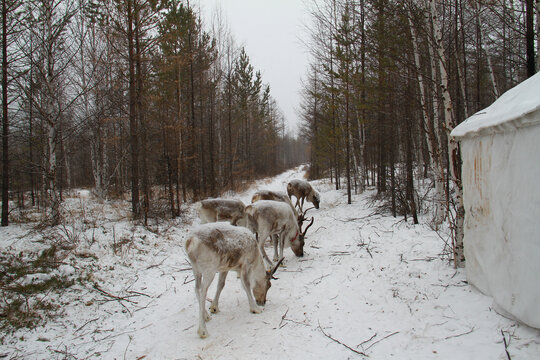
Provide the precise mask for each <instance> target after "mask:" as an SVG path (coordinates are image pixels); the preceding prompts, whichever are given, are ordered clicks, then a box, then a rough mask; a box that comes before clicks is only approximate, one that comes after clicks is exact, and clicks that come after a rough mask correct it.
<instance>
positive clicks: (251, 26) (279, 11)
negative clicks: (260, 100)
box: [193, 0, 309, 131]
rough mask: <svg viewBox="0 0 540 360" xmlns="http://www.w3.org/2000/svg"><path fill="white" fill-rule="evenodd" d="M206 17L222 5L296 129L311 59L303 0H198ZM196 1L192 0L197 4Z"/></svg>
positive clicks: (235, 33)
mask: <svg viewBox="0 0 540 360" xmlns="http://www.w3.org/2000/svg"><path fill="white" fill-rule="evenodd" d="M196 1H198V2H199V3H200V6H201V12H202V14H203V19H204V21H205V22H206V23H207V24H209V23H210V22H211V19H212V15H211V14H212V12H213V11H214V9H216V8H221V10H222V11H223V14H224V16H225V18H226V21H227V23H228V25H229V27H230V29H231V32H232V34H233V37H234V39H235V40H236V42H237V44H238V45H239V46H244V47H245V48H246V52H247V54H248V56H249V58H250V60H251V64H252V65H253V67H254V68H255V70H260V71H261V73H262V78H263V81H264V82H265V83H268V84H269V85H270V93H271V94H272V97H273V98H274V99H275V100H276V102H277V103H278V105H279V107H280V109H281V110H282V112H283V114H284V115H285V118H286V121H287V123H288V124H290V126H291V129H292V130H293V131H296V128H297V124H298V115H297V110H296V109H298V105H299V101H300V97H299V91H300V79H301V77H302V76H303V75H304V73H305V71H306V68H307V65H308V62H307V52H306V49H305V47H304V46H303V45H302V44H301V42H300V40H299V39H300V38H301V37H305V30H304V25H305V24H306V23H307V22H308V20H309V16H308V15H307V11H306V5H305V2H304V0H196ZM196 1H194V2H193V3H194V4H196Z"/></svg>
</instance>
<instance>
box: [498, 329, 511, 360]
mask: <svg viewBox="0 0 540 360" xmlns="http://www.w3.org/2000/svg"><path fill="white" fill-rule="evenodd" d="M501 334H502V337H503V343H504V351H505V352H506V357H507V358H508V360H512V358H511V357H510V353H509V352H508V346H509V345H510V339H511V337H509V340H508V342H506V336H505V335H504V331H502V330H501Z"/></svg>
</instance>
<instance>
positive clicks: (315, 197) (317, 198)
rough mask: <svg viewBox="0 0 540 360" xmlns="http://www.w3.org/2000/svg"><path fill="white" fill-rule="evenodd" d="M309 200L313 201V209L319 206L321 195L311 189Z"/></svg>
mask: <svg viewBox="0 0 540 360" xmlns="http://www.w3.org/2000/svg"><path fill="white" fill-rule="evenodd" d="M311 202H312V203H313V205H315V209H318V208H319V204H320V203H321V196H320V195H319V193H318V192H316V191H315V190H313V196H312V197H311Z"/></svg>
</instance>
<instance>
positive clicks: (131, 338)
mask: <svg viewBox="0 0 540 360" xmlns="http://www.w3.org/2000/svg"><path fill="white" fill-rule="evenodd" d="M128 337H129V342H128V344H127V345H126V350H124V360H126V355H127V350H128V348H129V344H131V340H133V336H132V335H128Z"/></svg>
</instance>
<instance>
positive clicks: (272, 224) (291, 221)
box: [245, 200, 313, 264]
mask: <svg viewBox="0 0 540 360" xmlns="http://www.w3.org/2000/svg"><path fill="white" fill-rule="evenodd" d="M245 212H246V216H247V226H248V228H249V229H250V230H251V231H253V232H255V233H256V234H257V242H258V244H259V251H260V253H261V255H262V256H263V259H264V260H265V261H266V262H267V263H268V264H272V262H271V261H270V259H269V258H268V255H266V251H265V250H264V242H265V240H266V239H267V238H268V237H269V236H272V240H273V243H274V261H276V260H277V259H278V242H279V258H283V248H284V247H289V246H290V247H291V249H292V251H293V252H294V254H295V255H296V256H304V238H305V236H306V232H307V229H308V228H309V227H310V226H311V225H313V219H312V221H311V224H310V225H309V226H307V227H306V229H305V231H304V232H303V233H302V232H300V228H299V227H298V223H297V218H296V217H295V216H294V213H293V211H292V209H291V207H290V206H289V205H288V204H286V203H284V202H280V201H272V200H260V201H257V202H255V203H253V204H251V205H248V206H246V210H245Z"/></svg>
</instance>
